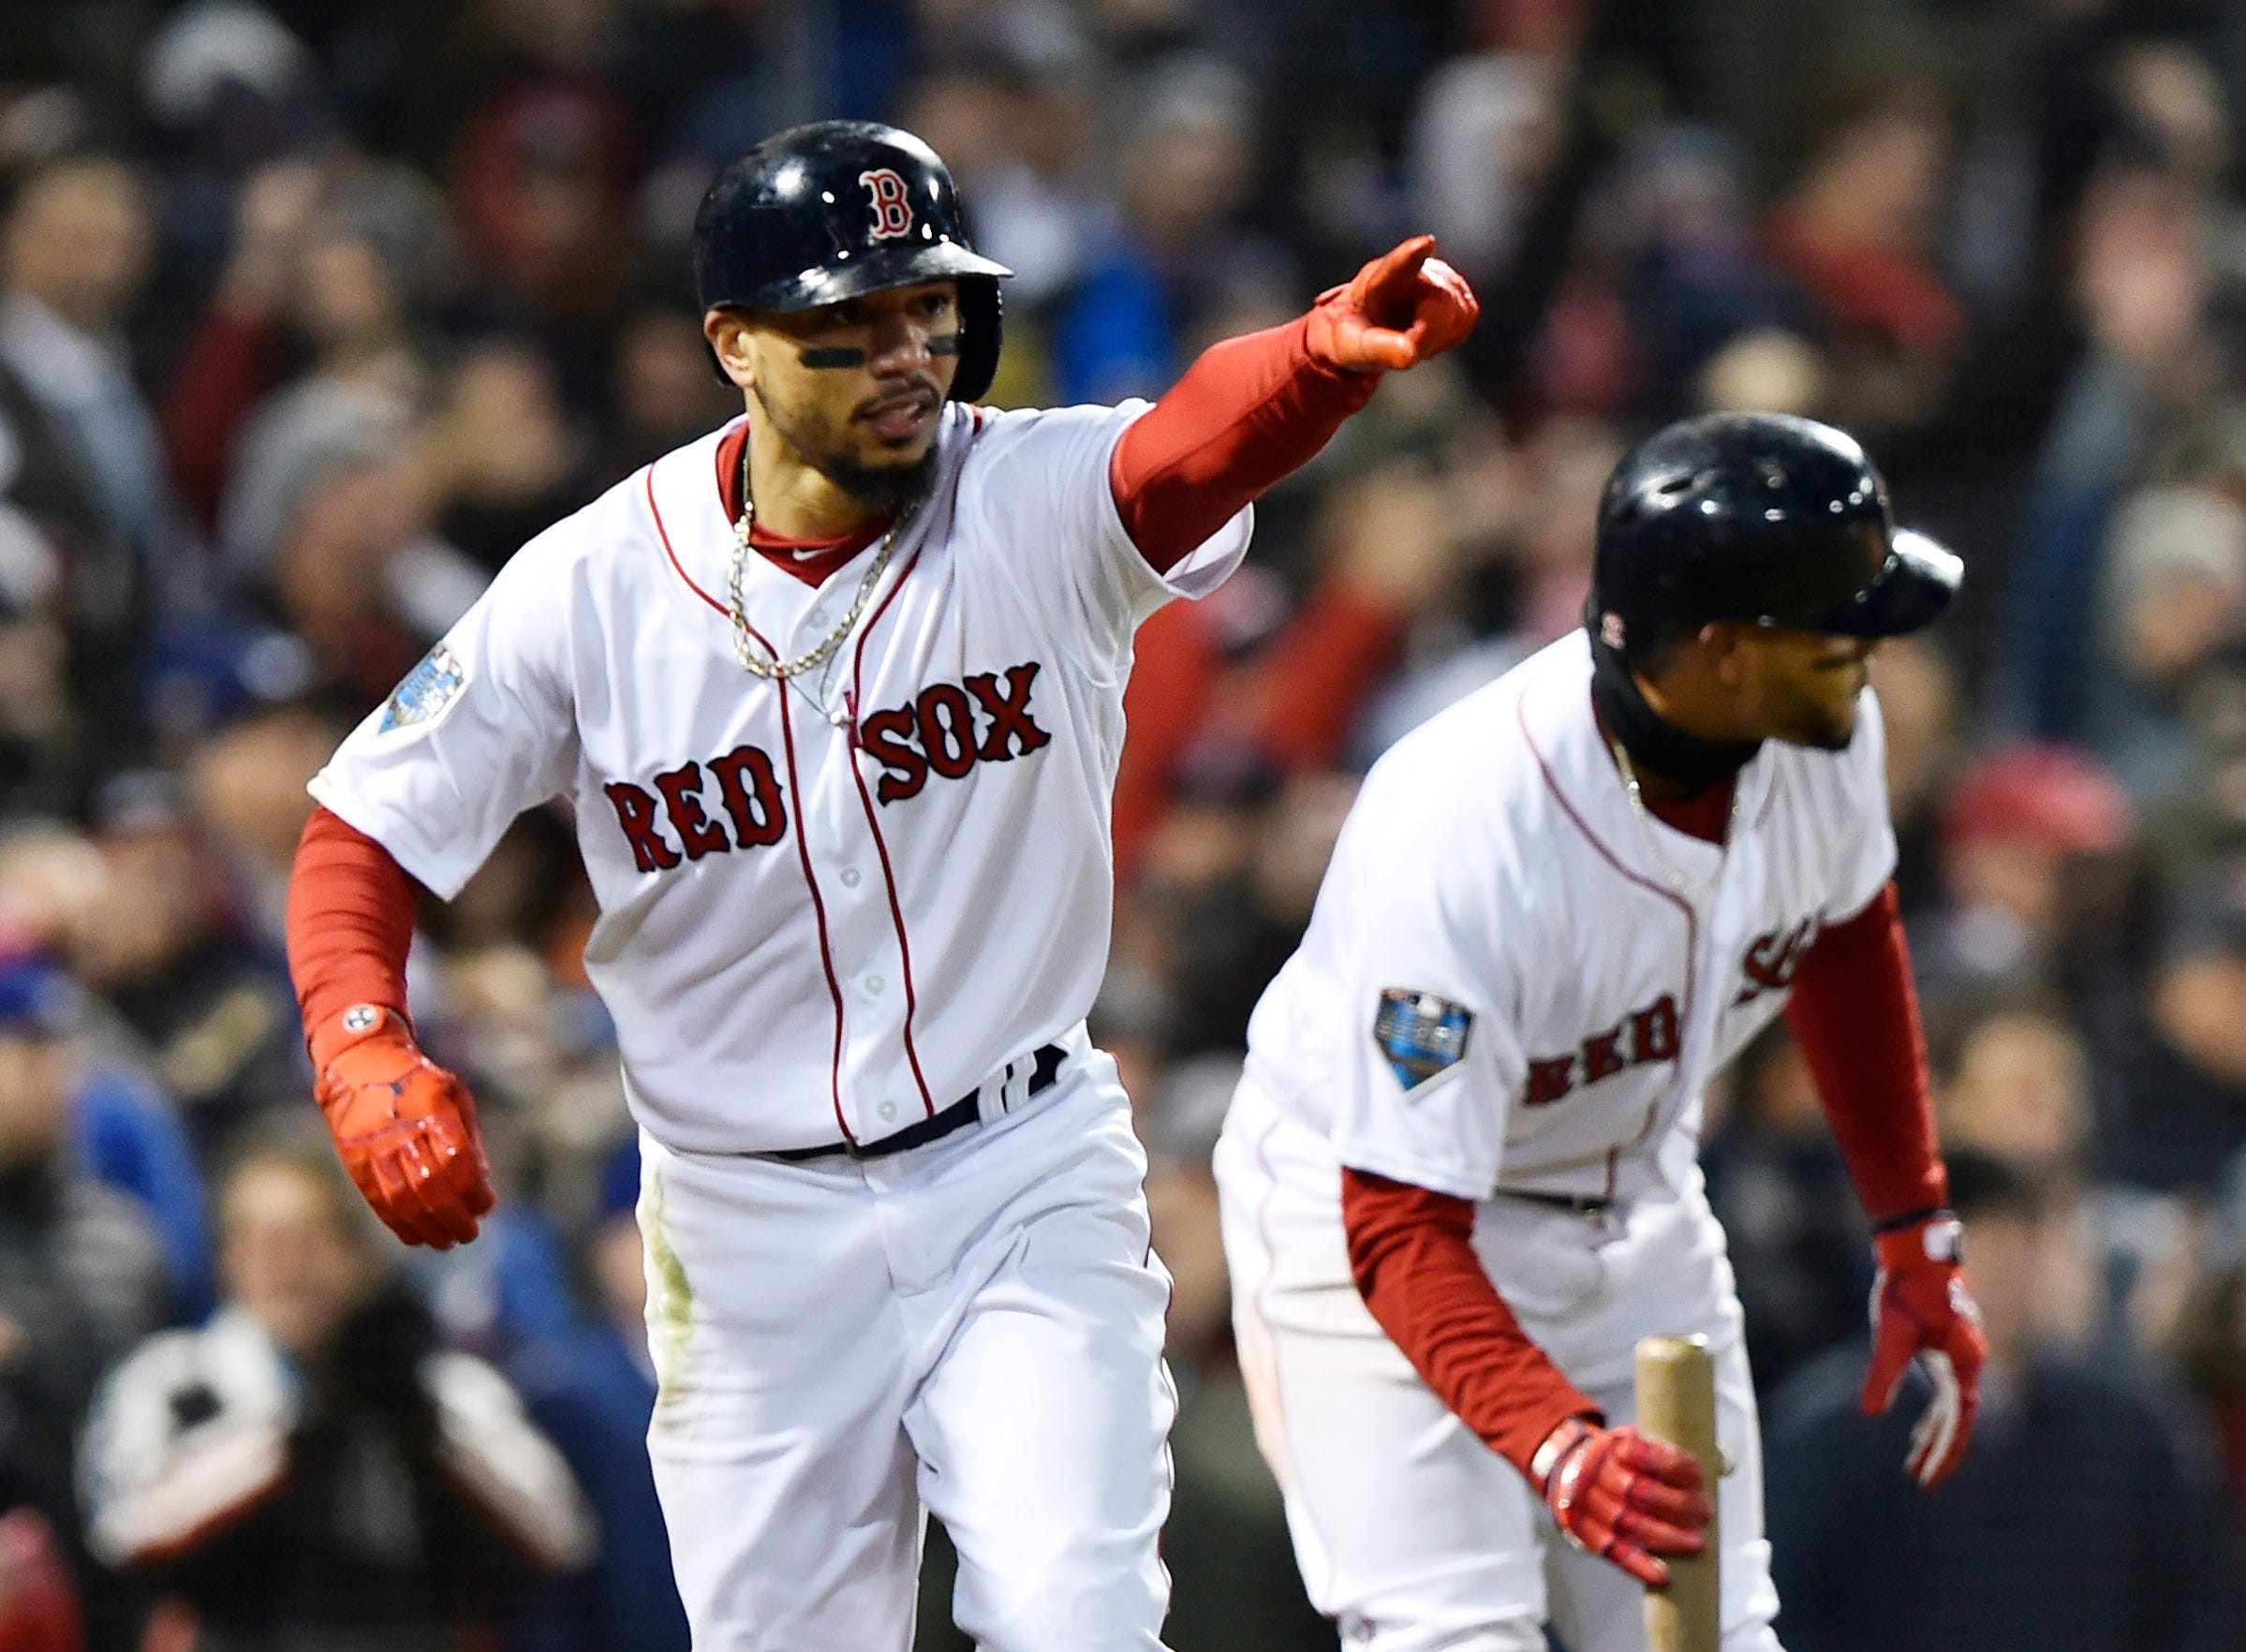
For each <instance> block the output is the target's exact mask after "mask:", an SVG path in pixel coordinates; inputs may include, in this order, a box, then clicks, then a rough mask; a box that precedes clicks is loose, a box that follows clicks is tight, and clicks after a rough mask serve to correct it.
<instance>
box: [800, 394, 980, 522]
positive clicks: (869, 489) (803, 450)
mask: <svg viewBox="0 0 2246 1652" xmlns="http://www.w3.org/2000/svg"><path fill="white" fill-rule="evenodd" d="M929 388H930V389H934V388H935V387H934V386H933V385H931V386H930V387H929ZM756 397H757V402H758V404H759V405H760V406H762V408H763V409H764V417H765V418H766V419H768V420H771V421H772V428H773V429H774V430H775V431H776V432H777V433H778V435H780V437H781V438H782V439H783V440H785V441H786V442H787V444H788V445H789V446H790V447H791V448H793V449H794V450H796V452H797V454H799V455H800V456H801V457H802V459H803V461H804V463H805V464H806V465H810V467H811V468H812V469H814V470H816V471H818V472H819V474H820V475H821V476H823V477H825V478H826V479H827V480H829V481H831V482H833V483H834V484H835V486H836V487H838V488H840V489H841V490H842V491H843V492H844V493H846V494H849V495H850V497H851V498H853V499H856V500H857V501H859V502H860V503H861V504H864V505H870V506H872V507H874V508H875V509H878V510H883V511H894V512H897V513H899V514H902V513H904V512H907V511H909V510H911V509H913V508H914V507H915V506H917V505H918V504H919V503H920V502H921V501H922V500H923V499H925V498H926V497H927V496H928V494H929V491H930V490H931V489H932V488H933V487H934V486H935V485H936V453H937V447H938V444H937V443H936V442H934V441H930V442H929V444H928V450H927V451H926V452H924V453H923V454H922V455H921V456H920V457H919V458H918V459H914V460H911V461H909V462H908V463H904V464H899V465H867V464H865V463H864V462H863V461H862V460H860V459H858V458H856V457H855V456H854V455H852V454H850V453H848V452H845V451H843V450H840V449H839V448H838V447H836V446H834V445H831V444H832V439H833V438H832V436H831V435H830V434H829V433H828V432H827V431H826V430H825V429H824V428H823V427H822V426H821V425H820V423H819V421H817V420H810V419H805V418H801V417H798V416H797V415H796V414H795V412H794V411H793V410H792V409H786V410H783V409H781V408H776V407H775V406H773V405H772V403H771V402H770V401H769V400H767V399H766V397H765V394H764V391H763V387H762V386H761V385H760V386H758V387H756ZM938 406H941V403H940V402H939V403H938Z"/></svg>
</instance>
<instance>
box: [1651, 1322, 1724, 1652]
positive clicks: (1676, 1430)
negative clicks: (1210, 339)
mask: <svg viewBox="0 0 2246 1652" xmlns="http://www.w3.org/2000/svg"><path fill="white" fill-rule="evenodd" d="M1637 1364H1638V1431H1639V1432H1640V1433H1642V1434H1646V1435H1649V1436H1651V1437H1652V1438H1655V1439H1663V1440H1667V1441H1668V1442H1669V1443H1670V1444H1671V1445H1674V1446H1680V1447H1682V1448H1683V1449H1684V1450H1686V1451H1688V1452H1690V1453H1692V1455H1694V1456H1695V1457H1698V1458H1699V1459H1700V1469H1701V1472H1702V1473H1703V1474H1705V1475H1707V1496H1708V1499H1709V1501H1711V1502H1713V1501H1714V1500H1715V1497H1716V1482H1717V1480H1718V1479H1719V1477H1721V1474H1722V1472H1723V1457H1722V1453H1721V1452H1720V1451H1719V1450H1718V1449H1717V1445H1716V1362H1715V1360H1714V1358H1713V1357H1712V1356H1711V1355H1710V1354H1709V1353H1708V1347H1707V1337H1705V1336H1647V1337H1642V1338H1640V1340H1639V1342H1638V1348H1637ZM1721 1550H1722V1544H1721V1540H1720V1534H1719V1531H1718V1528H1717V1527H1716V1526H1714V1525H1711V1526H1710V1527H1708V1532H1707V1548H1705V1549H1703V1550H1702V1551H1701V1552H1700V1553H1699V1554H1698V1555H1696V1556H1692V1558H1691V1559H1681V1558H1677V1557H1676V1556H1671V1557H1670V1558H1669V1559H1668V1562H1667V1564H1668V1568H1669V1586H1668V1587H1667V1588H1665V1589H1648V1591H1647V1592H1646V1645H1647V1646H1648V1649H1649V1652H1719V1647H1720V1646H1721V1643H1722V1639H1723V1592H1722V1587H1721V1578H1720V1575H1719V1568H1718V1556H1720V1554H1721Z"/></svg>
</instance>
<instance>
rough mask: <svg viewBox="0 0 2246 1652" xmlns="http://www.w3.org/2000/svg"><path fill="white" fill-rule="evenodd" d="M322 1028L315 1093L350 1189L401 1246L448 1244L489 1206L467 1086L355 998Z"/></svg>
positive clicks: (487, 1172)
mask: <svg viewBox="0 0 2246 1652" xmlns="http://www.w3.org/2000/svg"><path fill="white" fill-rule="evenodd" d="M340 1023H341V1025H340V1030H339V1031H338V1032H332V1033H331V1034H330V1037H331V1038H335V1037H340V1038H342V1039H343V1040H346V1041H345V1042H343V1043H341V1044H337V1045H335V1046H333V1047H334V1052H335V1053H334V1054H333V1055H331V1056H330V1057H329V1058H328V1064H327V1066H326V1067H325V1068H324V1069H321V1071H320V1075H319V1084H318V1092H317V1093H318V1097H319V1106H320V1111H321V1112H323V1113H325V1114H327V1115H328V1128H329V1129H330V1130H331V1131H332V1132H333V1134H334V1137H335V1151H336V1152H337V1154H339V1155H340V1156H341V1157H342V1158H343V1162H344V1168H345V1169H347V1170H348V1171H349V1172H350V1173H351V1180H352V1181H354V1182H356V1183H358V1185H359V1191H360V1192H361V1193H362V1194H364V1195H365V1196H366V1202H367V1203H369V1204H371V1205H373V1206H374V1208H375V1214H376V1215H377V1216H378V1217H381V1218H382V1220H383V1222H384V1223H385V1224H387V1225H388V1227H389V1229H390V1231H391V1232H393V1233H395V1234H396V1235H397V1236H398V1237H399V1238H401V1239H403V1240H405V1241H406V1244H408V1245H428V1246H435V1247H436V1249H438V1250H450V1249H451V1247H452V1246H453V1244H454V1243H455V1242H458V1243H460V1244H464V1245H465V1243H467V1241H469V1240H470V1239H473V1238H474V1237H475V1236H476V1218H477V1217H480V1216H481V1215H483V1213H484V1212H486V1211H488V1210H489V1209H491V1207H492V1171H491V1166H490V1164H489V1163H488V1162H486V1161H485V1159H484V1157H483V1141H482V1138H481V1137H480V1136H479V1135H478V1133H477V1130H476V1102H475V1099H473V1098H472V1097H470V1096H469V1094H468V1091H467V1086H466V1085H465V1084H462V1083H461V1082H460V1081H459V1080H458V1079H457V1078H454V1077H453V1076H452V1075H451V1073H449V1072H447V1071H446V1070H445V1069H443V1068H441V1067H439V1066H437V1065H436V1062H434V1061H432V1060H430V1059H429V1057H428V1056H426V1055H422V1054H421V1047H420V1046H419V1045H418V1044H416V1043H415V1042H414V1041H413V1033H412V1031H411V1030H410V1029H409V1028H408V1027H407V1026H406V1022H405V1018H404V1017H402V1016H400V1015H399V1014H398V1013H397V1011H395V1010H388V1009H385V1008H383V1007H382V1006H380V1005H377V1004H357V1005H354V1006H352V1007H351V1008H350V1009H348V1010H345V1011H344V1012H343V1014H342V1016H341V1018H340Z"/></svg>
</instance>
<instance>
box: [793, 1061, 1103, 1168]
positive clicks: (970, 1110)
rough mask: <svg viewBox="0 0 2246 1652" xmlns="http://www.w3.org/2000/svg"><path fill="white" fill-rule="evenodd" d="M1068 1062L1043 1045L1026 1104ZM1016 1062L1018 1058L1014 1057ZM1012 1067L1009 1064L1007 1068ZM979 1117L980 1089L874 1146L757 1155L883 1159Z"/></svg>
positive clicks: (795, 1149)
mask: <svg viewBox="0 0 2246 1652" xmlns="http://www.w3.org/2000/svg"><path fill="white" fill-rule="evenodd" d="M1068 1058H1069V1055H1068V1052H1067V1051H1065V1050H1063V1049H1062V1048H1061V1047H1060V1046H1059V1045H1058V1044H1046V1045H1044V1046H1043V1047H1042V1048H1041V1049H1040V1050H1039V1051H1038V1052H1037V1055H1036V1060H1037V1065H1036V1067H1034V1068H1033V1069H1030V1073H1029V1087H1028V1088H1027V1089H1026V1090H1024V1091H1023V1092H1022V1099H1024V1100H1025V1101H1027V1099H1029V1098H1030V1097H1032V1096H1035V1095H1037V1094H1039V1093H1040V1092H1041V1091H1043V1090H1048V1089H1051V1088H1052V1087H1053V1081H1054V1080H1055V1079H1057V1078H1058V1077H1059V1076H1060V1064H1061V1063H1062V1062H1064V1061H1066V1060H1067V1059H1068ZM1017 1059H1018V1057H1017ZM1007 1065H1008V1066H1009V1067H1011V1066H1012V1062H1009V1063H1008V1064H1007ZM982 1114H983V1091H982V1089H981V1087H980V1086H978V1087H977V1088H975V1089H972V1090H969V1091H968V1093H967V1094H966V1095H964V1096H962V1097H960V1098H959V1099H958V1100H956V1101H954V1102H953V1103H952V1104H951V1105H950V1106H949V1107H944V1108H939V1109H938V1110H937V1111H936V1112H934V1113H931V1114H929V1115H928V1116H927V1117H926V1118H924V1119H922V1120H921V1121H920V1123H918V1124H912V1125H907V1126H906V1127H905V1128H903V1129H901V1130H899V1131H898V1132H897V1133H896V1134H895V1135H894V1136H883V1137H882V1138H881V1139H880V1140H879V1141H878V1142H833V1143H827V1144H826V1145H823V1146H819V1147H780V1148H776V1149H774V1150H773V1151H771V1152H768V1153H761V1154H759V1155H758V1156H757V1157H758V1158H785V1159H789V1160H791V1161H792V1160H795V1159H802V1158H888V1157H889V1156H890V1155H891V1154H892V1153H902V1152H904V1151H905V1150H906V1149H907V1148H909V1147H925V1146H926V1145H927V1144H928V1143H931V1142H940V1141H941V1140H943V1138H944V1137H946V1136H948V1135H950V1134H951V1133H952V1132H953V1130H961V1129H965V1128H967V1127H968V1125H971V1124H973V1123H974V1122H975V1120H976V1119H978V1118H980V1117H981V1116H982Z"/></svg>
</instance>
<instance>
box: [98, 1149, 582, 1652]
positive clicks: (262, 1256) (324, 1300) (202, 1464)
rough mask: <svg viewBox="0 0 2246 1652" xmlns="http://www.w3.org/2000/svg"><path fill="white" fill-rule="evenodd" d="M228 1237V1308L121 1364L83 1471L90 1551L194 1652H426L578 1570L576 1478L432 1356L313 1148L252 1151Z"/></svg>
mask: <svg viewBox="0 0 2246 1652" xmlns="http://www.w3.org/2000/svg"><path fill="white" fill-rule="evenodd" d="M219 1237H220V1250H219V1256H220V1272H221V1276H222V1281H223V1286H224V1299H223V1303H222V1305H221V1307H220V1310H219V1312H218V1313H217V1315H216V1316H215V1317H214V1318H213V1320H211V1322H210V1323H209V1324H208V1325H206V1326H204V1327H203V1328H201V1329H199V1330H194V1331H175V1332H168V1333H164V1334H162V1335H158V1336H156V1337H155V1338H153V1339H151V1340H150V1341H148V1342H146V1343H144V1344H142V1345H141V1346H140V1348H138V1349H137V1350H134V1351H133V1352H132V1353H131V1354H130V1356H129V1357H127V1358H126V1360H125V1361H124V1362H122V1363H121V1364H119V1365H118V1366H117V1367H116V1368H115V1369H114V1370H113V1371H112V1372H111V1374H110V1375H109V1377H108V1378H107V1379H105V1380H104V1382H103V1385H102V1388H101V1392H100V1394H99V1396H98V1398H97V1400H96V1405H95V1408H94V1413H93V1415H92V1417H91V1419H90V1420H89V1422H88V1424H87V1430H86V1444H85V1453H84V1460H83V1463H82V1467H81V1482H82V1485H83V1489H84V1497H85V1506H86V1524H87V1531H88V1536H89V1539H90V1541H91V1544H92V1547H93V1549H94V1551H95V1553H96V1555H97V1556H99V1557H100V1558H101V1560H102V1561H103V1562H104V1563H106V1564H108V1565H110V1566H111V1567H115V1568H120V1569H124V1570H126V1571H129V1572H131V1573H133V1574H135V1575H136V1576H137V1577H138V1578H139V1579H140V1581H141V1582H142V1583H143V1584H144V1585H145V1586H146V1587H147V1588H148V1589H149V1590H150V1591H151V1592H153V1593H154V1594H155V1597H156V1598H157V1599H158V1600H159V1602H160V1610H161V1612H162V1614H163V1619H164V1621H166V1622H167V1623H168V1624H170V1625H171V1626H173V1632H175V1633H185V1635H186V1636H187V1637H188V1639H187V1640H186V1643H185V1644H190V1645H196V1646H199V1647H210V1648H214V1649H225V1648H250V1647H258V1648H276V1649H289V1648H298V1647H302V1648H306V1649H307V1652H308V1649H309V1648H312V1647H334V1648H344V1649H347V1652H348V1649H351V1648H366V1649H369V1652H372V1649H373V1648H377V1647H378V1648H384V1649H386V1652H387V1649H392V1648H396V1649H412V1648H422V1647H426V1648H430V1649H431V1652H435V1649H436V1648H440V1647H451V1646H456V1645H460V1644H462V1638H463V1637H464V1636H465V1637H468V1638H470V1639H471V1640H473V1639H474V1638H477V1637H478V1636H479V1634H481V1635H482V1636H488V1635H490V1634H491V1633H493V1632H495V1628H496V1626H497V1624H498V1623H499V1622H500V1621H501V1619H502V1617H503V1615H504V1614H505V1613H506V1612H507V1611H508V1610H509V1609H510V1608H511V1607H512V1606H514V1605H515V1604H516V1602H515V1600H514V1596H515V1593H516V1591H517V1590H518V1589H519V1588H520V1587H521V1586H523V1585H524V1584H525V1582H526V1581H528V1579H529V1577H530V1576H531V1575H533V1574H535V1573H537V1572H539V1571H567V1570H569V1569H572V1568H575V1567H578V1566H581V1565H583V1564H584V1562H585V1561H586V1560H587V1559H588V1558H589V1557H590V1554H591V1551H592V1545H593V1540H594V1528H593V1526H592V1522H591V1520H590V1517H589V1516H588V1514H587V1513H586V1512H585V1510H584V1505H583V1503H582V1500H581V1499H580V1497H579V1496H578V1494H577V1491H576V1488H575V1485H574V1482H572V1481H571V1480H570V1478H569V1468H568V1467H567V1465H566V1464H564V1463H563V1461H562V1460H561V1458H560V1457H559V1456H558V1455H557V1454H556V1453H554V1448H553V1447H552V1446H551V1445H550V1444H548V1443H547V1441H546V1439H545V1438H544V1437H543V1436H542V1435H540V1434H539V1432H538V1431H537V1430H536V1429H535V1428H534V1427H533V1426H532V1425H531V1424H530V1423H529V1422H528V1420H527V1419H526V1418H525V1416H524V1414H523V1411H522V1407H521V1402H520V1401H519V1400H518V1399H517V1398H516V1396H515V1394H514V1393H513V1391H512V1390H511V1389H510V1388H509V1386H508V1385H507V1383H506V1381H505V1379H502V1378H501V1377H500V1376H499V1375H498V1373H497V1372H495V1371H494V1370H493V1369H492V1368H491V1367H489V1366H488V1365H485V1364H481V1363H480V1362H479V1361H476V1360H474V1359H471V1358H469V1357H468V1356H466V1355H465V1354H459V1353H452V1352H448V1351H445V1350H442V1349H440V1348H439V1347H438V1346H437V1342H436V1330H435V1324H434V1321H433V1320H431V1318H430V1316H429V1314H428V1311H427V1309H426V1308H424V1307H423V1306H422V1305H421V1304H420V1303H419V1302H418V1301H417V1300H416V1299H415V1298H414V1297H413V1296H412V1295H411V1294H409V1293H408V1292H407V1291H406V1290H405V1289H404V1288H403V1287H402V1285H401V1283H400V1282H399V1280H398V1278H397V1276H396V1272H395V1268H394V1264H393V1262H392V1253H391V1251H390V1250H389V1248H388V1247H387V1246H384V1245H383V1243H382V1241H381V1238H380V1235H379V1233H378V1232H377V1231H376V1230H372V1229H371V1228H370V1227H369V1225H368V1223H367V1220H366V1216H365V1212H364V1210H363V1208H362V1205H361V1204H360V1202H359V1201H358V1199H357V1197H356V1195H355V1193H354V1191H353V1189H352V1188H351V1187H350V1185H349V1183H348V1181H347V1180H346V1179H345V1178H344V1176H343V1173H342V1171H341V1169H340V1167H338V1166H337V1165H336V1164H335V1163H334V1161H333V1155H332V1153H331V1152H330V1151H329V1150H328V1147H327V1143H325V1142H324V1141H320V1140H318V1139H317V1137H316V1138H315V1139H313V1140H311V1141H309V1142H307V1141H305V1140H304V1139H303V1138H302V1137H296V1138H294V1139H290V1138H289V1137H286V1136H275V1137H273V1138H272V1139H270V1140H267V1141H263V1142H260V1143H256V1144H253V1145H251V1146H249V1147H247V1148H246V1149H245V1150H244V1154H243V1156H242V1157H241V1158H239V1159H238V1160H237V1161H236V1162H235V1164H234V1166H233V1168H232V1169H231V1170H230V1171H229V1173H228V1175H227V1176H226V1178H225V1180H224V1182H223V1184H222V1186H221V1187H220V1190H219Z"/></svg>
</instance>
